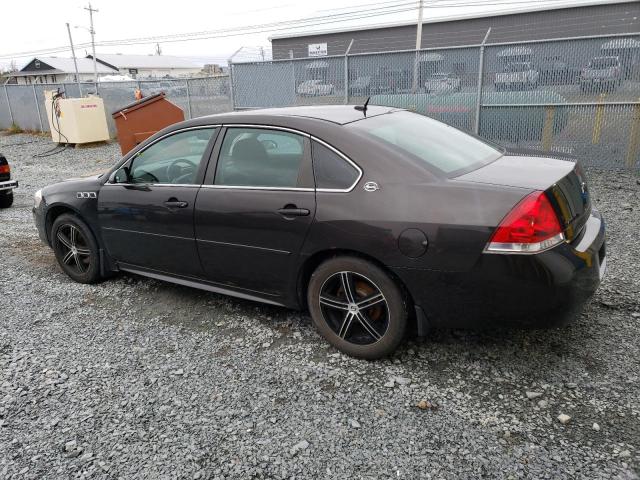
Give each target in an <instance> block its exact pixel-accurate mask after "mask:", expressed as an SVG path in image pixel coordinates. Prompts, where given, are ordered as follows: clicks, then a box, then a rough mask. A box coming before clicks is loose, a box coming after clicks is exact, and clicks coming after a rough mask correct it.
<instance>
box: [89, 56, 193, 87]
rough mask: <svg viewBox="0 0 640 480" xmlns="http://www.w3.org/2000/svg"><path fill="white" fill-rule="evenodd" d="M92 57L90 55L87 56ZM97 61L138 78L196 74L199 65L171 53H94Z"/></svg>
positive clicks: (175, 76) (123, 73)
mask: <svg viewBox="0 0 640 480" xmlns="http://www.w3.org/2000/svg"><path fill="white" fill-rule="evenodd" d="M87 58H88V59H92V58H93V57H92V56H91V55H88V56H87ZM96 60H97V61H98V63H100V64H102V65H104V66H105V67H108V68H111V69H114V70H116V71H118V72H120V74H122V75H128V76H130V77H132V78H137V79H140V80H144V79H153V78H180V77H192V76H195V75H198V74H199V73H200V71H201V67H200V66H199V65H196V64H195V63H193V62H192V61H191V60H188V59H186V58H182V57H175V56H171V55H122V54H120V53H115V54H104V53H100V54H97V55H96Z"/></svg>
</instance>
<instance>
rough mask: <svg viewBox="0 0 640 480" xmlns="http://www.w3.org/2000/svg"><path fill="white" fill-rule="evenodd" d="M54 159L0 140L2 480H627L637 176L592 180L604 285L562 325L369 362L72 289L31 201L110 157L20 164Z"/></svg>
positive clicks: (637, 376)
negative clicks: (7, 183) (9, 198)
mask: <svg viewBox="0 0 640 480" xmlns="http://www.w3.org/2000/svg"><path fill="white" fill-rule="evenodd" d="M27 142H32V143H27ZM49 148H51V143H50V142H49V141H48V140H47V139H46V138H42V137H34V136H29V135H24V134H21V135H13V136H2V137H0V151H2V152H3V153H4V154H5V156H6V157H7V158H8V159H9V162H10V163H11V165H12V167H13V172H14V176H15V178H16V179H18V180H19V181H20V188H19V189H18V190H16V192H15V194H16V201H15V204H14V206H13V207H12V208H10V209H8V210H3V211H0V305H1V307H0V452H1V454H0V478H2V479H4V478H7V479H8V478H16V479H18V478H19V479H31V478H32V479H41V478H47V479H63V478H64V479H67V478H123V479H131V478H154V479H165V478H166V479H170V478H194V479H195V478H201V479H214V478H215V479H218V478H298V479H302V478H314V479H317V478H339V479H345V478H354V479H357V478H363V479H378V478H394V479H395V478H406V479H416V478H425V479H429V478H434V479H436V478H446V479H448V478H469V479H472V478H473V479H475V478H536V479H537V478H553V479H564V478H590V479H593V478H596V479H632V478H638V476H637V473H638V469H639V468H640V456H639V449H640V404H639V401H638V399H639V398H640V304H639V302H640V275H639V269H638V267H639V264H640V263H639V261H638V255H639V252H640V236H638V234H637V231H638V223H639V222H640V180H639V177H638V176H636V175H633V174H629V173H620V172H612V171H596V170H590V171H589V172H588V174H589V179H590V185H591V191H592V195H593V198H594V199H595V203H596V205H597V206H598V207H599V209H600V211H601V212H602V214H603V215H604V217H605V219H606V221H607V226H608V245H607V252H608V272H607V275H606V277H605V279H604V283H603V284H602V286H601V288H600V289H599V291H598V292H597V294H596V295H595V297H594V298H593V299H592V301H591V302H590V303H589V304H588V305H587V307H586V309H585V311H584V313H583V314H582V315H581V316H580V317H579V318H576V320H575V322H574V323H573V324H571V325H569V326H567V327H563V328H559V329H553V330H544V331H519V330H508V331H507V330H490V331H483V332H467V331H465V332H462V331H434V332H431V334H430V335H429V337H427V338H425V339H422V340H418V339H415V340H411V341H408V342H407V343H406V344H405V345H404V346H403V347H401V349H400V350H399V351H398V352H397V354H396V355H395V356H394V357H392V358H390V359H387V360H383V361H377V362H367V361H360V360H354V359H351V358H349V357H346V356H344V355H342V354H339V353H337V352H336V351H335V350H333V349H332V348H331V347H329V346H328V345H327V344H326V343H325V342H324V341H323V340H322V339H321V338H320V337H319V336H318V335H317V334H316V332H315V331H314V329H313V327H312V325H311V322H310V319H309V318H308V316H307V315H306V314H304V313H298V312H294V311H290V310H286V309H281V308H275V307H267V306H263V305H259V304H256V303H251V302H248V301H242V300H237V299H233V298H228V297H224V296H221V295H216V294H213V293H208V292H203V291H198V290H193V289H189V288H186V287H181V286H176V285H171V284H167V283H162V282H159V281H155V280H150V279H146V278H142V277H137V276H132V275H118V276H116V277H115V278H112V279H110V280H107V281H105V282H103V283H100V284H98V285H80V284H76V283H74V282H73V281H71V280H70V279H69V278H68V277H66V276H65V275H64V274H63V273H62V272H61V270H60V268H59V267H58V265H57V264H56V262H55V259H54V256H53V253H52V252H51V251H50V250H49V248H48V247H46V246H45V245H43V244H41V243H40V241H39V239H38V236H37V233H36V230H35V227H34V226H33V221H32V218H31V206H32V195H33V193H34V192H35V191H36V190H37V189H38V188H41V187H42V186H44V185H47V184H49V183H52V182H55V181H59V180H62V179H64V178H68V177H72V176H78V175H82V174H89V173H93V172H96V171H98V170H101V169H105V168H107V167H108V166H110V165H111V164H113V162H115V161H116V160H117V159H118V158H119V148H118V146H117V145H115V144H112V145H106V146H100V147H96V148H88V149H69V150H67V151H65V152H63V153H61V154H58V155H54V156H50V157H45V158H33V157H32V155H33V154H34V153H38V152H42V151H45V150H47V149H49ZM418 405H419V406H418ZM420 407H422V408H420ZM561 415H565V416H568V417H570V419H569V420H568V421H566V423H561V422H560V420H559V419H558V417H559V416H561ZM561 418H562V419H563V421H564V420H566V418H565V417H561Z"/></svg>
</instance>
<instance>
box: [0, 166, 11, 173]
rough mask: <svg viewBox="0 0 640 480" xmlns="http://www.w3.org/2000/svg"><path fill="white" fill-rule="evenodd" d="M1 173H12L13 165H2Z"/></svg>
mask: <svg viewBox="0 0 640 480" xmlns="http://www.w3.org/2000/svg"><path fill="white" fill-rule="evenodd" d="M1 173H11V167H9V165H8V164H5V165H0V174H1Z"/></svg>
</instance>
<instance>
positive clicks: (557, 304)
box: [393, 211, 606, 328]
mask: <svg viewBox="0 0 640 480" xmlns="http://www.w3.org/2000/svg"><path fill="white" fill-rule="evenodd" d="M393 270H394V272H395V273H396V275H398V276H399V277H400V278H401V280H402V281H403V282H404V283H405V285H406V286H407V288H408V290H409V293H410V294H411V295H412V298H413V300H414V302H415V304H416V305H417V306H419V307H420V308H422V310H423V311H424V313H425V315H426V318H427V321H428V322H429V323H430V324H431V325H432V326H435V327H441V328H483V327H491V326H497V325H508V326H519V327H532V328H539V327H551V326H556V325H561V324H563V323H566V322H568V321H571V320H572V319H573V318H575V317H576V316H577V315H578V314H579V313H580V311H581V310H582V307H583V306H584V304H585V302H586V301H587V300H588V299H589V298H590V297H591V296H592V295H593V293H594V292H595V291H596V289H597V288H598V285H599V284H600V280H601V279H602V277H603V275H604V272H605V270H606V249H605V226H604V221H603V220H602V218H601V217H600V215H599V214H598V212H596V211H594V212H593V213H592V214H591V217H590V218H589V220H588V221H587V224H586V225H585V228H584V230H583V231H582V233H581V236H580V238H579V239H577V240H576V241H574V242H572V243H571V244H569V243H563V244H561V245H558V246H557V247H554V248H552V249H550V250H547V251H545V252H542V253H539V254H535V255H505V254H482V255H481V256H480V258H479V260H478V262H477V263H476V265H475V266H474V267H473V268H472V269H471V270H470V271H468V272H437V271H429V270H420V269H405V268H394V269H393Z"/></svg>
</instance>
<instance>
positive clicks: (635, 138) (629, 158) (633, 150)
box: [624, 99, 640, 169]
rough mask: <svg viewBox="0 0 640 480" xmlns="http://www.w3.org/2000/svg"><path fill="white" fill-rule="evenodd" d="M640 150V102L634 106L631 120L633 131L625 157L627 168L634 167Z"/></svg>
mask: <svg viewBox="0 0 640 480" xmlns="http://www.w3.org/2000/svg"><path fill="white" fill-rule="evenodd" d="M638 100H640V99H638ZM638 151H640V103H637V104H636V105H635V107H633V118H632V120H631V132H630V134H629V148H628V149H627V155H626V157H625V159H624V164H625V166H626V167H627V168H630V169H631V168H633V167H634V164H635V163H636V157H637V156H638Z"/></svg>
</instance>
